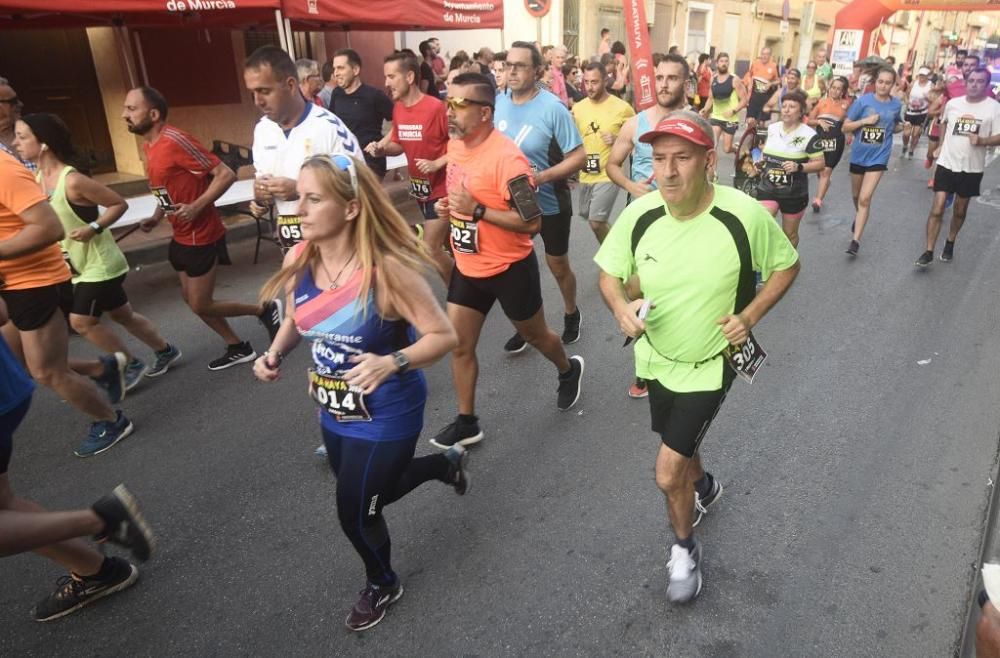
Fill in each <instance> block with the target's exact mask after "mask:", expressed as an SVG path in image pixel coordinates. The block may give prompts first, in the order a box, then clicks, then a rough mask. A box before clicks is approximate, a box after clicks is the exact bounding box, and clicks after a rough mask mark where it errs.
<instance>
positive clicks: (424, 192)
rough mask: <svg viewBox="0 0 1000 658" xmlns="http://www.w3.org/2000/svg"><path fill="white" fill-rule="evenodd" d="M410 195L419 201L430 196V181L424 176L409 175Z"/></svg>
mask: <svg viewBox="0 0 1000 658" xmlns="http://www.w3.org/2000/svg"><path fill="white" fill-rule="evenodd" d="M410 196H412V197H413V198H415V199H419V200H420V201H426V200H427V199H429V198H431V182H430V181H429V180H427V179H426V178H413V177H412V176H411V177H410Z"/></svg>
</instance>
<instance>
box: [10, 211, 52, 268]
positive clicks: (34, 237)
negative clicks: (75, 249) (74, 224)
mask: <svg viewBox="0 0 1000 658" xmlns="http://www.w3.org/2000/svg"><path fill="white" fill-rule="evenodd" d="M19 216H20V218H21V220H22V221H24V228H23V229H21V230H20V231H18V232H17V233H16V234H15V235H14V237H12V238H8V239H6V240H0V260H8V259H10V258H17V257H18V256H24V255H25V254H30V253H32V252H34V251H38V250H39V249H44V248H45V247H48V246H49V245H51V244H53V243H55V242H59V241H60V240H62V239H63V236H64V233H63V227H62V223H61V222H60V221H59V216H58V215H56V211H55V210H53V209H52V206H50V205H49V203H48V201H39V202H38V203H36V204H35V205H33V206H31V207H30V208H28V209H26V210H24V211H23V212H21V214H20V215H19Z"/></svg>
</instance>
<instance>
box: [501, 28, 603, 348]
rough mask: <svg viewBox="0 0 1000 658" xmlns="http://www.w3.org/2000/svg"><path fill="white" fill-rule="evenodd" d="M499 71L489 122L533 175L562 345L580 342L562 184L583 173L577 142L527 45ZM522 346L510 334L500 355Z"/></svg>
mask: <svg viewBox="0 0 1000 658" xmlns="http://www.w3.org/2000/svg"><path fill="white" fill-rule="evenodd" d="M505 69H506V71H507V88H508V89H509V92H508V93H507V94H502V95H500V96H498V97H497V106H496V115H495V117H494V123H495V124H496V127H497V130H499V131H500V132H502V133H504V134H505V135H507V136H508V137H510V138H511V139H512V140H514V143H515V144H517V146H518V147H519V148H520V149H521V151H522V152H523V153H524V155H525V156H527V158H528V160H529V161H530V162H531V166H532V169H534V171H535V184H536V185H537V186H538V203H539V205H540V206H541V208H542V229H541V234H542V243H543V244H544V245H545V262H546V263H548V266H549V271H550V272H552V276H554V277H555V279H556V283H558V284H559V290H560V292H561V293H562V297H563V303H564V304H565V314H566V315H565V325H564V327H563V334H562V342H563V343H565V344H567V345H569V344H570V343H575V342H576V341H578V340H579V339H580V309H579V308H577V306H576V275H575V274H573V270H572V269H571V268H570V264H569V229H570V222H571V221H572V219H573V207H572V198H571V194H570V189H569V184H568V183H567V179H568V178H570V177H571V176H573V175H574V174H575V173H577V172H578V171H580V170H581V169H583V166H584V163H585V161H586V154H585V153H584V149H583V139H582V138H581V137H580V131H579V130H577V128H576V123H575V122H574V121H573V115H571V114H570V113H569V110H567V109H566V106H565V105H563V104H562V102H561V101H560V100H559V98H558V97H557V96H555V95H554V94H552V93H550V92H548V91H545V90H544V89H541V88H540V87H539V86H538V78H539V77H540V75H541V72H542V69H543V63H542V55H541V53H540V52H538V49H537V48H536V47H535V45H534V44H533V43H529V42H527V41H515V42H514V44H513V45H512V46H511V48H510V50H508V51H507V60H506V62H505ZM525 347H527V343H525V341H524V339H523V338H521V336H520V335H518V334H514V336H513V337H512V338H511V339H510V340H508V341H507V344H506V345H504V350H505V351H506V352H508V353H510V354H514V353H517V352H520V351H522V350H523V349H524V348H525Z"/></svg>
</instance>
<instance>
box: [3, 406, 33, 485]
mask: <svg viewBox="0 0 1000 658" xmlns="http://www.w3.org/2000/svg"><path fill="white" fill-rule="evenodd" d="M30 407H31V396H30V395H29V396H28V397H26V398H25V399H24V401H23V402H21V403H20V404H18V405H17V406H16V407H14V408H13V409H11V410H10V411H8V412H7V413H5V414H0V475H3V474H4V473H6V472H7V469H8V468H9V467H10V457H11V455H12V454H14V432H15V431H16V430H17V427H18V425H20V424H21V421H22V420H24V417H25V416H27V415H28V409H29V408H30Z"/></svg>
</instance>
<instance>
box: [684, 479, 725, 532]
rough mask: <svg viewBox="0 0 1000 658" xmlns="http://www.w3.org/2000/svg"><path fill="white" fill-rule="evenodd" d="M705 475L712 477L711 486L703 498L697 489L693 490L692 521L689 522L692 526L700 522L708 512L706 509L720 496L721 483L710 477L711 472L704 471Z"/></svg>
mask: <svg viewBox="0 0 1000 658" xmlns="http://www.w3.org/2000/svg"><path fill="white" fill-rule="evenodd" d="M706 475H708V477H710V478H712V488H711V489H710V490H709V492H708V495H707V496H705V497H704V498H702V497H701V496H700V495H699V494H698V492H697V491H695V492H694V522H693V523H692V524H691V525H693V526H697V525H698V524H699V523H701V520H702V519H703V518H705V515H706V514H708V509H709V508H710V507H711V506H712V505H714V504H715V503H717V502H718V501H719V498H721V497H722V483H721V482H719V481H718V480H717V479H715V478H714V477H712V475H711V474H709V473H706Z"/></svg>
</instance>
